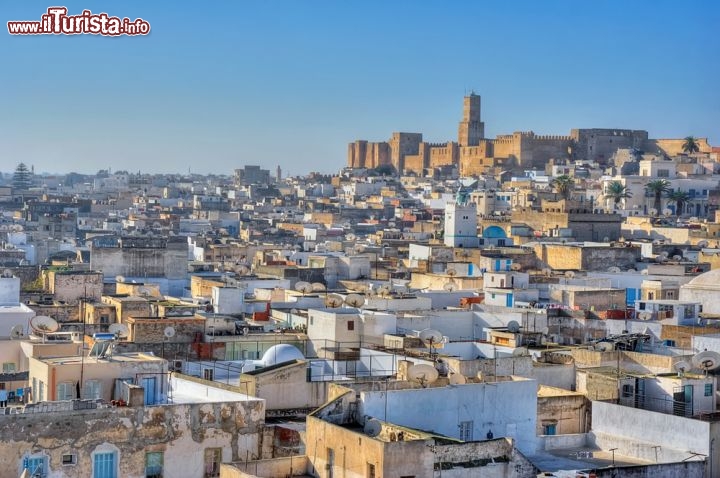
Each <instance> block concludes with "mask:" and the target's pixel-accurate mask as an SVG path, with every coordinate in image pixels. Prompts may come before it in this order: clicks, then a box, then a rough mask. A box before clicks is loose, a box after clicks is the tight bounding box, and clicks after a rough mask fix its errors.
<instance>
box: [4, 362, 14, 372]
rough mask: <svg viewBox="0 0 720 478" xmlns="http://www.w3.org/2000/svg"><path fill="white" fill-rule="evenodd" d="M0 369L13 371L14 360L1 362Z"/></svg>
mask: <svg viewBox="0 0 720 478" xmlns="http://www.w3.org/2000/svg"><path fill="white" fill-rule="evenodd" d="M2 371H3V373H15V362H3V364H2Z"/></svg>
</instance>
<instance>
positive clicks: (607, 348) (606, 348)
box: [595, 342, 615, 352]
mask: <svg viewBox="0 0 720 478" xmlns="http://www.w3.org/2000/svg"><path fill="white" fill-rule="evenodd" d="M595 350H597V351H598V352H612V351H613V350H615V344H613V343H612V342H598V343H596V344H595Z"/></svg>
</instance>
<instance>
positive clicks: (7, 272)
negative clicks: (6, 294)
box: [2, 269, 13, 279]
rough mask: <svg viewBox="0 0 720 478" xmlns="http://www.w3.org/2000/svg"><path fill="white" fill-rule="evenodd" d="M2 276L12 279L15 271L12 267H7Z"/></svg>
mask: <svg viewBox="0 0 720 478" xmlns="http://www.w3.org/2000/svg"><path fill="white" fill-rule="evenodd" d="M2 276H3V277H4V278H6V279H10V278H12V276H13V273H12V271H11V270H10V269H5V270H3V271H2Z"/></svg>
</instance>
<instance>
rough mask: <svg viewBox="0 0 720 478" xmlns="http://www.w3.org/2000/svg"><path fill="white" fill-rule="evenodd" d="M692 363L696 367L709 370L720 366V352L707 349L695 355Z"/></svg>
mask: <svg viewBox="0 0 720 478" xmlns="http://www.w3.org/2000/svg"><path fill="white" fill-rule="evenodd" d="M692 363H693V365H694V366H695V367H697V368H699V369H701V370H704V371H706V372H707V371H708V370H715V369H716V368H718V367H720V354H719V353H717V352H713V351H712V350H706V351H704V352H700V353H699V354H697V355H695V356H693V358H692Z"/></svg>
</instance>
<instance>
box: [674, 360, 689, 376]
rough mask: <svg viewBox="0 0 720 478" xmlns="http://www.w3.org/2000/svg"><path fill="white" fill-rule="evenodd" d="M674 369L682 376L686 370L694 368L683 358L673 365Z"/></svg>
mask: <svg viewBox="0 0 720 478" xmlns="http://www.w3.org/2000/svg"><path fill="white" fill-rule="evenodd" d="M673 369H675V371H676V372H677V373H678V375H679V376H682V375H683V374H684V373H685V372H688V371H689V370H690V369H692V365H691V364H689V363H688V362H686V361H685V360H681V361H679V362H676V363H675V364H674V365H673Z"/></svg>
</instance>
